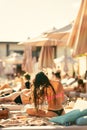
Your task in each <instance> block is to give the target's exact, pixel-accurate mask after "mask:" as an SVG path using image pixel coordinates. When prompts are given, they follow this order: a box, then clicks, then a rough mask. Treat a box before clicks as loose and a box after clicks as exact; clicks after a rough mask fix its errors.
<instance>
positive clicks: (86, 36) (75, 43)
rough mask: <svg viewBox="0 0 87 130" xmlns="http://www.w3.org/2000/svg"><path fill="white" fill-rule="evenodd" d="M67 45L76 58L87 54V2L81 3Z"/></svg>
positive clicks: (84, 0) (83, 0)
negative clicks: (71, 48)
mask: <svg viewBox="0 0 87 130" xmlns="http://www.w3.org/2000/svg"><path fill="white" fill-rule="evenodd" d="M67 45H68V46H70V47H73V55H74V56H76V55H79V54H85V53H87V0H82V2H81V6H80V9H79V11H78V15H77V17H76V20H75V22H74V25H73V28H72V31H71V34H70V36H69V39H68V43H67Z"/></svg>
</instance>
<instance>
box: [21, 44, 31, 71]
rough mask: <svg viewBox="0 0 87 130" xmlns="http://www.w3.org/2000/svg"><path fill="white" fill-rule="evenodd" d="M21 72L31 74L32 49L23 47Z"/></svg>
mask: <svg viewBox="0 0 87 130" xmlns="http://www.w3.org/2000/svg"><path fill="white" fill-rule="evenodd" d="M22 70H23V71H25V72H28V73H33V60H32V47H31V46H27V45H26V46H25V49H24V54H23V62H22Z"/></svg>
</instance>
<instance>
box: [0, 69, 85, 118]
mask: <svg viewBox="0 0 87 130" xmlns="http://www.w3.org/2000/svg"><path fill="white" fill-rule="evenodd" d="M61 80H62V79H61V72H60V71H56V72H52V77H51V78H49V77H48V75H47V74H46V73H44V72H43V71H41V72H38V73H37V74H36V75H35V77H34V79H33V80H31V76H30V74H28V73H25V74H24V75H23V76H21V75H20V74H19V73H18V74H17V76H16V78H15V79H14V81H15V82H20V83H21V88H20V89H19V90H18V91H14V88H12V87H11V86H10V85H9V84H5V85H3V86H0V90H3V89H4V88H12V89H13V91H12V92H11V93H9V94H8V95H4V96H0V103H2V102H8V101H9V102H14V103H16V104H31V105H32V104H33V105H32V106H33V107H32V108H27V110H26V113H28V114H29V115H32V116H42V117H54V116H60V115H63V114H65V110H64V107H63V104H64V102H65V97H68V98H69V97H70V96H71V95H70V93H71V92H76V93H78V94H77V95H76V96H78V95H79V93H86V84H85V83H84V82H83V79H81V77H80V78H76V79H75V81H76V82H77V86H73V87H71V88H70V86H69V87H64V86H63V84H62V82H61ZM74 96H75V95H74ZM44 105H46V109H44ZM40 106H42V107H40ZM41 108H42V109H41Z"/></svg>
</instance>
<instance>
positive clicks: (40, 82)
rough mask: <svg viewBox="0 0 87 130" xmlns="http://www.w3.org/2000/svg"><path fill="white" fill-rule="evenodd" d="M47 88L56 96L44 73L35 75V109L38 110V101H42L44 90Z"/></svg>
mask: <svg viewBox="0 0 87 130" xmlns="http://www.w3.org/2000/svg"><path fill="white" fill-rule="evenodd" d="M49 86H50V87H51V88H52V90H53V92H54V94H56V92H55V90H54V88H53V86H52V84H51V83H50V81H49V79H48V77H47V76H46V75H45V74H44V72H39V73H37V74H36V77H35V80H34V104H35V108H36V109H38V108H39V102H38V100H39V99H40V98H42V99H44V94H45V93H44V89H45V88H46V89H47V88H48V87H49Z"/></svg>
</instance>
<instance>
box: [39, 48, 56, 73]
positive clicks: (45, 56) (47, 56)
mask: <svg viewBox="0 0 87 130" xmlns="http://www.w3.org/2000/svg"><path fill="white" fill-rule="evenodd" d="M55 67H56V65H55V63H54V57H53V47H51V46H43V47H42V48H41V52H40V56H39V61H38V68H39V69H40V70H42V69H44V68H45V69H46V68H51V69H52V68H55Z"/></svg>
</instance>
